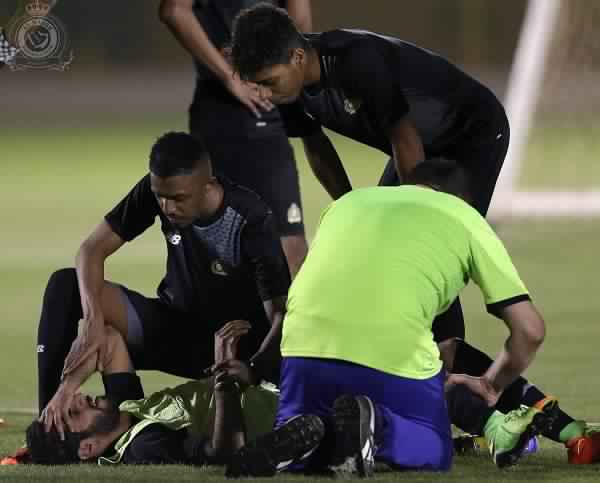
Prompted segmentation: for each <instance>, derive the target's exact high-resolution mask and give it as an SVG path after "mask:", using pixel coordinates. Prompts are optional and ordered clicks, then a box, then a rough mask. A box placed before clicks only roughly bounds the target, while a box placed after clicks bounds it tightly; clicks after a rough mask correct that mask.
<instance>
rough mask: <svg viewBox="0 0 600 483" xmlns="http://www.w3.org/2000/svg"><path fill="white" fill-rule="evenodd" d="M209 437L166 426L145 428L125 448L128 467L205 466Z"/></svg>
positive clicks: (124, 460)
mask: <svg viewBox="0 0 600 483" xmlns="http://www.w3.org/2000/svg"><path fill="white" fill-rule="evenodd" d="M205 444H206V438H205V437H200V436H196V435H193V434H191V433H189V432H188V431H187V429H180V430H178V431H174V430H172V429H169V428H167V427H165V426H163V425H162V424H159V423H156V424H150V425H149V426H146V427H145V428H144V429H142V430H141V431H140V432H139V433H138V434H137V435H136V436H135V438H133V440H132V441H131V443H129V445H128V446H127V448H125V452H124V453H123V459H122V460H121V461H122V462H123V463H124V464H129V465H136V464H137V465H140V464H147V465H148V464H154V465H156V464H187V465H198V466H200V465H204V464H206V463H208V458H207V456H206V453H205V451H204V447H205Z"/></svg>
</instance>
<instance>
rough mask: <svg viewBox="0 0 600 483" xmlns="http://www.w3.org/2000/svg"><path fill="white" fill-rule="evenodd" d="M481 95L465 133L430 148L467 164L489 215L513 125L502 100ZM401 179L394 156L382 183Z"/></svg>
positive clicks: (474, 191)
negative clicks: (444, 144) (453, 139)
mask: <svg viewBox="0 0 600 483" xmlns="http://www.w3.org/2000/svg"><path fill="white" fill-rule="evenodd" d="M479 99H480V100H481V102H479V103H478V104H477V107H476V108H474V109H476V111H475V112H473V114H472V118H470V119H469V121H468V124H467V126H466V127H465V132H464V133H463V134H462V135H461V137H460V138H459V139H457V140H456V141H454V142H453V143H451V144H449V145H447V146H446V147H445V148H444V149H443V150H441V151H439V152H435V153H429V152H428V153H427V157H429V158H431V157H439V156H441V157H445V158H447V159H453V160H455V161H456V162H457V163H458V164H460V165H461V166H462V167H464V169H465V171H466V172H467V174H468V176H469V181H470V183H469V184H470V188H471V189H470V195H471V197H472V204H473V207H474V208H475V209H476V210H477V211H479V213H481V215H482V216H485V215H486V214H487V211H488V208H489V206H490V202H491V200H492V194H493V193H494V189H495V188H496V182H497V181H498V176H499V175H500V170H501V169H502V165H503V164H504V158H505V157H506V152H507V150H508V144H509V140H510V127H509V124H508V118H507V117H506V113H505V111H504V108H503V107H502V104H500V102H498V101H497V100H496V98H495V97H494V96H493V95H492V94H491V93H489V94H488V95H485V94H482V95H481V97H480V98H479ZM398 183H399V180H398V175H397V174H396V169H395V167H394V161H393V159H390V160H389V161H388V164H387V165H386V167H385V169H384V171H383V174H382V176H381V179H380V180H379V185H380V186H395V185H397V184H398Z"/></svg>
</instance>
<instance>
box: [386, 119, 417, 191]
mask: <svg viewBox="0 0 600 483" xmlns="http://www.w3.org/2000/svg"><path fill="white" fill-rule="evenodd" d="M390 143H391V145H392V151H393V153H394V163H395V167H396V172H397V173H398V176H399V177H400V179H401V180H402V179H406V176H407V175H408V173H410V172H411V171H412V170H413V168H414V167H415V166H416V165H417V163H420V162H421V161H424V160H425V150H424V148H423V143H422V141H421V137H420V135H419V133H418V131H417V129H416V128H415V127H414V126H413V125H412V123H411V122H410V121H408V120H401V121H398V123H396V125H394V126H393V127H392V129H391V130H390Z"/></svg>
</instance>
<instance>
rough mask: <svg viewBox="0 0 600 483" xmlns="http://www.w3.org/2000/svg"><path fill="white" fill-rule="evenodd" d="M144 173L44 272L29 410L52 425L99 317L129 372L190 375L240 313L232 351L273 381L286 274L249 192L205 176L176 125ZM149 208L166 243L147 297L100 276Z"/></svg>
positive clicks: (198, 371)
mask: <svg viewBox="0 0 600 483" xmlns="http://www.w3.org/2000/svg"><path fill="white" fill-rule="evenodd" d="M149 171H150V172H149V173H148V174H146V175H145V176H144V177H143V178H142V179H141V180H140V181H139V182H138V183H137V184H136V185H135V186H134V187H133V188H132V190H131V191H130V192H129V194H127V195H126V196H125V198H124V199H123V200H122V201H121V202H119V203H118V204H117V205H116V207H115V208H114V209H112V210H111V211H110V212H109V213H108V214H107V215H106V217H105V218H104V220H103V221H102V222H101V223H100V224H99V225H98V226H97V227H96V229H95V230H94V231H93V232H92V234H91V235H90V236H89V237H88V238H87V239H86V240H85V241H84V242H83V244H82V245H81V248H80V250H79V253H78V255H77V259H76V268H75V269H63V270H59V271H57V272H55V273H54V274H53V275H52V276H51V277H50V280H49V281H48V285H47V287H46V291H45V294H44V300H43V306H42V314H41V318H40V324H39V329H38V346H37V352H38V374H39V404H40V406H39V408H40V411H41V410H44V412H43V415H44V418H45V420H46V421H47V422H50V421H52V422H53V423H54V424H56V425H57V427H58V429H59V430H60V429H61V425H62V417H61V416H62V415H61V413H60V411H61V408H64V407H67V406H68V405H69V404H68V402H69V400H68V395H66V394H64V392H63V391H62V386H61V387H60V388H59V383H60V379H61V373H64V374H68V373H69V372H71V371H72V370H74V369H76V368H77V367H78V366H79V365H81V364H84V363H85V361H86V359H87V358H89V357H91V354H92V353H95V352H96V351H97V349H98V347H100V346H101V345H102V338H103V334H104V327H105V326H106V325H111V326H112V327H114V328H115V329H117V330H118V331H119V332H120V333H121V335H123V338H124V339H125V341H126V343H127V347H128V350H129V353H130V354H131V359H132V361H133V366H134V367H135V369H136V370H140V369H155V370H160V371H164V372H168V373H171V374H175V375H179V376H182V377H187V378H192V379H200V378H202V377H205V375H204V374H203V371H204V369H205V368H206V367H208V366H211V365H212V364H213V363H214V360H213V352H214V351H213V334H214V332H215V331H216V330H217V329H219V328H220V327H221V326H222V325H223V324H224V323H226V322H227V321H230V320H236V319H241V320H248V321H250V323H251V324H252V327H253V330H252V332H251V333H250V334H249V335H248V337H246V338H245V340H244V341H243V342H242V346H241V347H240V354H241V355H240V357H242V358H243V359H244V360H249V359H250V360H251V364H252V365H253V368H252V371H253V373H254V376H255V378H256V380H258V381H260V380H261V379H263V378H268V379H269V380H271V381H274V382H277V381H278V370H279V361H280V356H279V339H280V335H279V334H280V325H281V321H282V318H283V313H284V310H285V301H286V295H287V291H288V288H289V283H290V277H289V272H288V268H287V264H286V260H285V256H284V254H283V251H282V249H281V244H280V241H279V236H278V235H277V233H276V230H275V229H274V227H273V223H272V215H271V211H270V210H269V209H268V208H267V206H266V205H265V204H264V203H263V202H262V201H261V199H260V198H259V197H258V196H257V195H256V194H255V193H253V192H251V191H249V190H247V189H245V188H243V187H240V186H237V185H234V184H232V183H230V182H228V181H227V180H225V179H223V178H220V177H216V176H215V175H214V174H213V171H212V167H211V162H210V159H209V156H208V153H207V152H206V150H205V149H204V147H203V146H202V145H201V144H200V143H199V142H198V141H197V140H195V139H194V138H192V137H191V136H190V135H188V134H185V133H169V134H165V135H164V136H162V137H161V138H160V139H159V140H158V141H157V142H156V143H155V144H154V146H153V147H152V151H151V153H150V161H149ZM82 202H87V201H86V200H82ZM157 218H158V219H159V220H160V224H161V230H162V233H163V235H164V237H165V243H166V245H167V263H166V265H167V267H166V275H165V277H164V278H163V280H162V282H161V283H160V285H159V287H158V298H148V297H145V296H143V295H141V294H139V293H137V292H134V291H133V290H130V289H128V288H126V287H124V286H122V285H119V284H116V283H112V282H108V281H105V280H104V264H105V260H106V259H107V257H109V256H110V255H111V254H113V253H114V252H115V251H117V250H118V249H119V248H121V247H122V246H123V245H124V244H125V242H126V241H132V240H134V239H135V238H136V237H137V236H139V235H141V234H142V233H143V232H145V231H146V230H147V229H148V228H150V227H151V226H152V225H153V224H154V222H155V220H156V219H157ZM80 319H83V323H82V327H81V329H82V330H81V333H80V334H79V336H78V335H77V331H78V322H79V321H80ZM67 355H68V356H67ZM65 359H66V361H65ZM63 366H64V371H63ZM57 390H58V392H57ZM55 393H56V394H55ZM51 399H52V402H50V400H51ZM49 402H50V403H49ZM44 408H45V409H44Z"/></svg>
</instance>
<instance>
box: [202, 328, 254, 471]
mask: <svg viewBox="0 0 600 483" xmlns="http://www.w3.org/2000/svg"><path fill="white" fill-rule="evenodd" d="M249 330H250V324H249V323H248V322H247V321H245V320H233V321H231V322H228V323H227V324H225V325H224V326H223V327H222V328H221V329H219V330H218V331H217V332H216V333H215V364H221V363H223V362H225V361H228V360H233V359H236V358H237V349H238V343H239V339H240V338H241V337H243V336H244V335H245V334H247V333H248V331H249ZM214 381H215V386H214V398H215V413H214V424H213V433H212V438H211V439H210V441H207V443H206V445H205V453H206V455H207V456H208V457H209V458H210V459H211V460H213V461H214V462H215V463H220V464H224V463H226V462H227V461H228V459H229V457H230V456H231V455H232V454H233V453H234V452H235V451H237V450H238V449H239V448H241V447H242V446H244V445H245V444H246V428H245V424H244V416H243V412H242V407H241V404H240V397H241V387H240V385H239V383H237V382H235V380H234V379H233V378H231V377H230V376H228V375H227V374H226V373H225V372H219V373H217V374H216V375H215V378H214Z"/></svg>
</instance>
